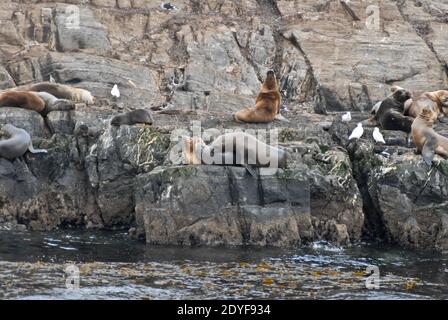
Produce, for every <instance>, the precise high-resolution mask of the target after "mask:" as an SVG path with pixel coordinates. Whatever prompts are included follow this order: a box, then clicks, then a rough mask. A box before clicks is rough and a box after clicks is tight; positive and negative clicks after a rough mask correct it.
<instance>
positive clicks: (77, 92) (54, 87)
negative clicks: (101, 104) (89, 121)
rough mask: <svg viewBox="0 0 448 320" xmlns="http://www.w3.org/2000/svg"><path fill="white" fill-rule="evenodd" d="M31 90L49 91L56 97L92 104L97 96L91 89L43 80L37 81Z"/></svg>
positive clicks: (30, 87)
mask: <svg viewBox="0 0 448 320" xmlns="http://www.w3.org/2000/svg"><path fill="white" fill-rule="evenodd" d="M28 90H29V91H37V92H42V91H43V92H47V93H49V94H51V95H53V96H55V97H56V98H59V99H66V100H71V101H73V102H79V103H85V104H87V105H92V104H94V103H95V98H94V97H93V96H92V94H91V93H90V91H88V90H84V89H80V88H74V87H71V86H67V85H65V84H60V83H52V82H41V83H36V84H33V85H31V86H29V88H28Z"/></svg>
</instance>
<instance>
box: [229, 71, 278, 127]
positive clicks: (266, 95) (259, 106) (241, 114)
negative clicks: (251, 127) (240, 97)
mask: <svg viewBox="0 0 448 320" xmlns="http://www.w3.org/2000/svg"><path fill="white" fill-rule="evenodd" d="M280 103H281V95H280V90H279V88H278V84H277V79H276V78H275V74H274V71H272V70H269V71H268V72H267V74H266V79H265V81H264V83H263V85H262V86H261V89H260V92H259V93H258V95H257V98H256V100H255V107H248V108H245V109H243V110H240V111H238V112H236V113H235V114H234V115H233V118H234V119H235V120H236V121H239V122H270V121H273V120H274V119H275V118H276V116H277V114H278V113H279V112H280Z"/></svg>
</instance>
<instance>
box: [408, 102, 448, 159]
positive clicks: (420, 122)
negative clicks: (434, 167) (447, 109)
mask: <svg viewBox="0 0 448 320" xmlns="http://www.w3.org/2000/svg"><path fill="white" fill-rule="evenodd" d="M436 119H437V113H436V112H434V110H433V109H432V108H431V107H428V106H426V107H424V108H423V109H422V110H421V112H420V114H419V115H418V117H417V118H415V120H414V123H413V124H412V138H413V140H414V143H415V146H416V147H417V153H421V154H422V156H423V160H425V162H426V164H428V165H431V163H432V160H433V159H434V155H435V154H438V155H441V156H444V157H448V138H446V137H444V136H442V135H440V134H438V133H437V132H435V131H434V129H433V124H434V121H435V120H436Z"/></svg>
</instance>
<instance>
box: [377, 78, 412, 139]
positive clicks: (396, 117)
mask: <svg viewBox="0 0 448 320" xmlns="http://www.w3.org/2000/svg"><path fill="white" fill-rule="evenodd" d="M391 91H392V94H391V95H390V96H388V97H387V98H386V99H384V100H383V101H382V102H381V104H380V105H379V107H378V109H377V110H376V113H375V115H374V116H373V117H372V118H370V119H369V122H370V123H373V124H375V125H376V124H379V125H380V126H381V128H382V129H385V130H400V131H404V132H408V133H409V132H411V126H412V122H413V121H414V119H413V118H411V117H407V116H404V115H403V111H404V103H405V102H406V100H408V99H410V98H411V97H412V95H411V93H410V92H409V91H407V90H405V89H403V88H401V87H398V86H392V88H391Z"/></svg>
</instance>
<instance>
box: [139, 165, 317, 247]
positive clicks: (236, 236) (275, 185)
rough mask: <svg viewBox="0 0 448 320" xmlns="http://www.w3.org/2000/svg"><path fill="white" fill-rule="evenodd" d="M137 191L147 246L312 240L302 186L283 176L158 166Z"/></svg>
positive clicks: (231, 169) (304, 183) (305, 184)
mask: <svg viewBox="0 0 448 320" xmlns="http://www.w3.org/2000/svg"><path fill="white" fill-rule="evenodd" d="M137 190H138V191H137V194H136V215H137V221H138V223H141V224H142V225H139V224H138V226H140V227H141V228H142V227H143V228H144V231H145V236H146V241H147V242H148V243H157V244H180V245H242V244H252V245H272V246H288V245H296V244H299V243H300V242H301V239H302V238H304V239H310V238H312V237H313V226H312V224H311V217H310V203H309V201H310V190H309V185H308V182H307V181H306V180H305V179H304V180H301V179H300V178H295V179H291V178H288V177H287V176H286V175H285V174H284V173H280V172H279V173H278V174H277V175H275V176H264V177H260V179H258V180H257V179H254V178H253V177H249V173H248V172H247V171H246V169H244V168H238V167H220V166H196V167H194V166H182V167H171V168H158V169H156V170H154V171H153V172H151V173H149V174H146V175H143V176H140V177H139V182H138V188H137ZM299 221H306V222H307V225H305V224H300V228H299V225H298V223H299Z"/></svg>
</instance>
